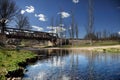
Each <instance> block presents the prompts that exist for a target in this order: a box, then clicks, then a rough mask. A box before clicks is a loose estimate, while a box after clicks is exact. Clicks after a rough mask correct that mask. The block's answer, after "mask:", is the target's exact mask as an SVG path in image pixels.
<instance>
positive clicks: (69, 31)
mask: <svg viewBox="0 0 120 80" xmlns="http://www.w3.org/2000/svg"><path fill="white" fill-rule="evenodd" d="M68 34H69V38H72V31H71V26H70V27H68Z"/></svg>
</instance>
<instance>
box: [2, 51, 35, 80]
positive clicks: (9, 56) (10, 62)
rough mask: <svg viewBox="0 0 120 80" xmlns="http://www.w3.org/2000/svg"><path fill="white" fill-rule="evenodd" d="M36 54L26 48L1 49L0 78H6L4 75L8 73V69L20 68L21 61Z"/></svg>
mask: <svg viewBox="0 0 120 80" xmlns="http://www.w3.org/2000/svg"><path fill="white" fill-rule="evenodd" d="M34 56H35V54H33V53H32V52H30V51H26V50H20V51H16V50H6V49H0V80H4V75H5V74H7V72H8V71H12V70H16V69H18V68H19V66H18V63H19V62H22V61H25V60H26V59H27V58H32V57H34Z"/></svg>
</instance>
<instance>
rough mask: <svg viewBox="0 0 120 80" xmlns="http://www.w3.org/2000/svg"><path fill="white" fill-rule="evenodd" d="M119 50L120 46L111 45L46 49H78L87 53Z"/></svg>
mask: <svg viewBox="0 0 120 80" xmlns="http://www.w3.org/2000/svg"><path fill="white" fill-rule="evenodd" d="M112 48H113V49H119V50H120V45H110V46H108V45H107V46H90V47H70V48H60V47H50V48H45V49H67V50H72V49H77V50H84V51H85V50H87V51H94V50H98V49H112Z"/></svg>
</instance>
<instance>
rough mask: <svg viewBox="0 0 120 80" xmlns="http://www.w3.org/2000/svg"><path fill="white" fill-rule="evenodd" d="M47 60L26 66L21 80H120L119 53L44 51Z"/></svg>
mask: <svg viewBox="0 0 120 80" xmlns="http://www.w3.org/2000/svg"><path fill="white" fill-rule="evenodd" d="M43 53H47V54H50V55H51V56H50V57H49V58H47V59H43V60H38V61H37V62H36V63H35V64H33V65H28V66H27V67H26V69H27V70H28V71H27V72H26V73H25V75H24V77H23V80H120V53H92V52H80V51H78V50H74V51H72V50H70V51H67V50H53V51H44V52H43Z"/></svg>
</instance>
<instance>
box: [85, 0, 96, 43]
mask: <svg viewBox="0 0 120 80" xmlns="http://www.w3.org/2000/svg"><path fill="white" fill-rule="evenodd" d="M88 19H89V21H88V26H87V27H86V32H87V35H89V36H88V37H89V40H90V45H92V44H93V39H92V34H93V33H94V30H93V24H94V17H93V0H89V18H88Z"/></svg>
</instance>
